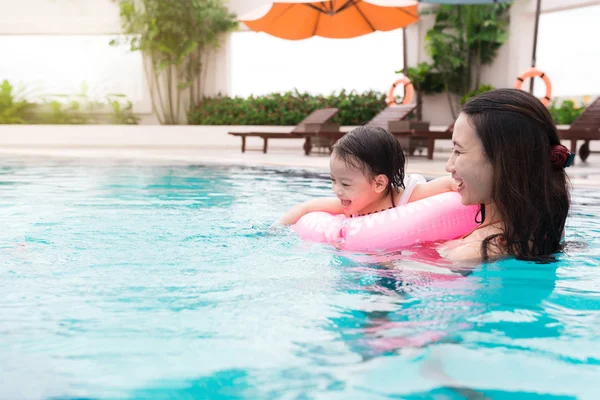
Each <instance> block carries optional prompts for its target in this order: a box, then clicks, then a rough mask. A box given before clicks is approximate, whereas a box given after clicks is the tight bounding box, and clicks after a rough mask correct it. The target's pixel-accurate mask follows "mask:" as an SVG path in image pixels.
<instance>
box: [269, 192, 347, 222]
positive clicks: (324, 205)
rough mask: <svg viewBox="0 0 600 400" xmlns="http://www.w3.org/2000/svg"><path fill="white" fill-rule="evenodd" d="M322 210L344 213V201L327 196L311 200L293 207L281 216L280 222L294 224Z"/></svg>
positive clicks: (330, 212)
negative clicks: (307, 215) (309, 214)
mask: <svg viewBox="0 0 600 400" xmlns="http://www.w3.org/2000/svg"><path fill="white" fill-rule="evenodd" d="M315 211H322V212H326V213H329V214H343V213H344V209H343V207H342V202H341V201H340V199H338V198H337V197H325V198H320V199H314V200H309V201H307V202H305V203H302V204H298V205H296V206H294V207H292V208H291V209H290V210H289V211H288V212H287V213H285V214H284V215H283V217H281V219H280V220H279V223H280V224H282V225H293V224H295V223H296V222H298V220H299V219H300V218H302V217H303V216H305V215H306V214H308V213H311V212H315Z"/></svg>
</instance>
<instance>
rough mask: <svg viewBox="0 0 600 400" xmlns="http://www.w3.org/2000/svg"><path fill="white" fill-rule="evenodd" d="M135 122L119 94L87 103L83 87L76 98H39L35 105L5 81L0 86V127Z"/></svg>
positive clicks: (129, 104) (54, 96)
mask: <svg viewBox="0 0 600 400" xmlns="http://www.w3.org/2000/svg"><path fill="white" fill-rule="evenodd" d="M138 120H139V118H138V117H137V116H136V115H135V114H134V113H133V104H132V103H131V101H129V100H127V98H126V97H125V95H122V94H109V95H107V96H105V98H103V99H102V100H94V99H91V98H90V97H89V96H88V95H87V87H86V86H85V85H83V87H82V92H81V93H80V94H76V95H64V94H54V95H43V96H41V97H40V99H38V101H37V102H31V101H27V100H25V95H24V94H23V90H20V91H19V90H15V88H14V86H12V85H11V84H10V83H9V82H8V81H7V80H5V81H3V82H2V84H0V124H62V125H64V124H126V125H134V124H137V123H138Z"/></svg>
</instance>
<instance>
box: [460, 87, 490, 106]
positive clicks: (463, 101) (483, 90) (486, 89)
mask: <svg viewBox="0 0 600 400" xmlns="http://www.w3.org/2000/svg"><path fill="white" fill-rule="evenodd" d="M495 89H496V88H495V87H493V86H492V85H487V84H486V85H481V86H479V87H478V88H477V89H475V90H471V91H470V92H468V93H467V94H465V95H464V96H463V97H461V98H460V100H459V101H458V103H459V104H460V105H461V106H464V105H465V104H467V102H468V101H469V100H471V99H472V98H473V97H475V96H477V95H478V94H481V93H486V92H491V91H492V90H495Z"/></svg>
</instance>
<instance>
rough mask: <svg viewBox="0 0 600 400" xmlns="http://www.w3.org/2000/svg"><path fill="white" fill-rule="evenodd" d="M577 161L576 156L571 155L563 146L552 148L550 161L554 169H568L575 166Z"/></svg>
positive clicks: (557, 145)
mask: <svg viewBox="0 0 600 400" xmlns="http://www.w3.org/2000/svg"><path fill="white" fill-rule="evenodd" d="M574 160H575V154H573V153H571V152H570V151H569V149H567V148H566V147H565V146H563V145H562V144H555V145H554V146H552V153H551V154H550V161H551V162H552V165H553V166H554V168H557V169H560V168H567V167H570V166H571V165H573V161H574Z"/></svg>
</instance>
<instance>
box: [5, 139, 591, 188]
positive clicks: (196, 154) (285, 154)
mask: <svg viewBox="0 0 600 400" xmlns="http://www.w3.org/2000/svg"><path fill="white" fill-rule="evenodd" d="M449 156H450V152H449V151H436V153H435V156H434V159H433V160H427V158H426V157H418V156H415V157H408V158H407V160H408V161H407V172H408V173H418V174H422V175H424V176H425V177H428V178H434V177H439V176H444V175H447V172H446V171H445V163H446V161H447V160H448V157H449ZM6 157H11V158H14V157H25V158H33V159H36V160H40V159H41V158H53V159H57V158H58V159H60V158H63V159H70V160H73V159H80V160H86V161H88V162H89V161H107V160H108V161H110V160H113V161H119V160H120V161H127V162H134V163H151V164H161V165H169V164H173V165H182V164H202V165H243V166H263V167H282V168H298V169H307V170H312V171H315V172H328V170H329V155H328V154H326V153H320V154H311V155H310V156H305V155H304V154H302V152H301V151H298V150H296V149H281V148H279V149H272V150H271V151H269V153H267V154H263V153H262V152H247V153H244V154H242V153H241V152H240V150H239V149H203V148H168V149H157V148H143V147H140V148H131V147H129V148H66V147H65V148H60V147H59V148H27V147H19V148H0V160H1V159H2V158H6ZM0 162H1V161H0ZM567 171H568V174H569V177H570V178H571V182H572V183H573V185H574V186H576V187H595V188H599V189H600V154H592V155H591V156H590V157H589V158H588V160H587V163H582V162H581V161H580V160H579V162H578V163H577V164H576V165H574V166H572V167H570V168H568V169H567Z"/></svg>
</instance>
